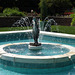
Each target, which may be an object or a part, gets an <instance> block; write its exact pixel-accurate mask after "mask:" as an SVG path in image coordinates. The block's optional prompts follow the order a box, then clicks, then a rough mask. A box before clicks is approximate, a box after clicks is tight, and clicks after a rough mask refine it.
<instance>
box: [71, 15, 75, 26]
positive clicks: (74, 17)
mask: <svg viewBox="0 0 75 75" xmlns="http://www.w3.org/2000/svg"><path fill="white" fill-rule="evenodd" d="M71 17H72V22H71V26H73V25H75V14H71Z"/></svg>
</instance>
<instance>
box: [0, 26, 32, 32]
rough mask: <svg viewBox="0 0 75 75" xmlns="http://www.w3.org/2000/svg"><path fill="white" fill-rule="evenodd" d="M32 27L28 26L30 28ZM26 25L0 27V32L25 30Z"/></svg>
mask: <svg viewBox="0 0 75 75" xmlns="http://www.w3.org/2000/svg"><path fill="white" fill-rule="evenodd" d="M31 28H32V27H29V29H31ZM27 29H28V28H27V27H0V32H2V31H17V30H27Z"/></svg>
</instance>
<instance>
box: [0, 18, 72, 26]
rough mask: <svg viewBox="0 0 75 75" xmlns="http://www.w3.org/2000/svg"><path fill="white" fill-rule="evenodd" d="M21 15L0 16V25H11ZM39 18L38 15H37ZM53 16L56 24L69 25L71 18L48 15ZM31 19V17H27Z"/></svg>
mask: <svg viewBox="0 0 75 75" xmlns="http://www.w3.org/2000/svg"><path fill="white" fill-rule="evenodd" d="M20 18H21V17H0V27H12V24H13V23H14V22H16V21H17V20H20ZM38 18H39V17H38ZM49 18H53V19H54V20H55V21H56V22H57V24H58V25H65V26H70V24H71V21H72V18H60V17H49ZM29 19H30V20H31V19H32V17H29Z"/></svg>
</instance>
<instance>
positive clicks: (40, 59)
mask: <svg viewBox="0 0 75 75" xmlns="http://www.w3.org/2000/svg"><path fill="white" fill-rule="evenodd" d="M16 44H28V42H24V43H13V44H5V45H1V46H0V58H1V59H3V60H8V61H15V62H21V63H53V62H54V60H57V61H56V62H65V61H69V59H71V58H72V56H74V55H75V51H74V50H75V47H72V46H69V45H63V44H57V43H42V44H51V45H60V46H63V47H65V48H68V49H69V50H70V51H69V52H68V53H66V54H62V55H54V56H24V55H17V54H12V53H7V52H5V51H4V50H3V48H4V47H6V46H9V45H16ZM59 59H60V60H61V61H60V60H59ZM35 61H36V62H35Z"/></svg>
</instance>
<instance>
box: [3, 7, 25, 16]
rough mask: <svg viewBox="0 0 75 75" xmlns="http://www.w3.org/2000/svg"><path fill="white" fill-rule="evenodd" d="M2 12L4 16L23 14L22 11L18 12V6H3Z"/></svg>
mask: <svg viewBox="0 0 75 75" xmlns="http://www.w3.org/2000/svg"><path fill="white" fill-rule="evenodd" d="M3 14H5V15H6V16H25V14H24V13H23V12H20V11H19V9H18V8H16V7H15V8H5V9H4V10H3Z"/></svg>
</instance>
